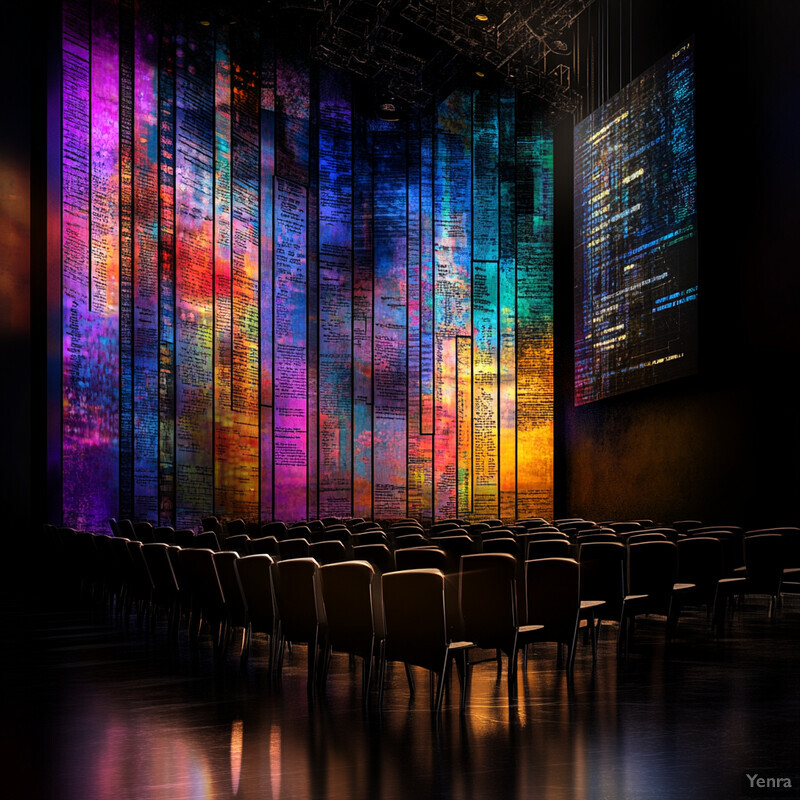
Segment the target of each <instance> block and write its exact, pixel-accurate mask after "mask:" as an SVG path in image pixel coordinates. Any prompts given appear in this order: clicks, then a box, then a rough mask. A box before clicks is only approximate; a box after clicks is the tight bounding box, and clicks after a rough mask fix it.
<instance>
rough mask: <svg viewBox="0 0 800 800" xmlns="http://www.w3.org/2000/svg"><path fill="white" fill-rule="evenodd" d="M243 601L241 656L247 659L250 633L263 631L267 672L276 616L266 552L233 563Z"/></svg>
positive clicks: (270, 569)
mask: <svg viewBox="0 0 800 800" xmlns="http://www.w3.org/2000/svg"><path fill="white" fill-rule="evenodd" d="M234 563H235V567H236V572H237V574H238V575H239V583H240V584H241V587H242V595H243V596H244V599H245V603H246V604H247V629H246V635H245V644H244V647H243V648H242V657H243V658H247V657H248V656H249V654H250V651H251V649H252V638H253V634H254V633H263V634H266V635H267V637H268V639H269V641H268V645H269V650H268V652H269V672H270V675H271V674H272V670H273V667H274V663H275V658H274V656H275V653H274V649H275V646H276V644H277V626H278V617H277V614H276V613H275V598H274V597H273V591H272V564H273V563H274V561H273V559H272V557H271V556H269V555H267V554H266V553H258V554H256V555H251V556H244V557H242V558H239V559H238V560H237V561H235V562H234Z"/></svg>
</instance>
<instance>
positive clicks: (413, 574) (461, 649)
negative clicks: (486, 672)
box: [378, 569, 474, 714]
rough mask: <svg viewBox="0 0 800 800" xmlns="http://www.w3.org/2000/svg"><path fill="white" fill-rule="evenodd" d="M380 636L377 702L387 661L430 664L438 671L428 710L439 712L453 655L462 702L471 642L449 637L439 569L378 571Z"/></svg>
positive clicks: (431, 670) (462, 705)
mask: <svg viewBox="0 0 800 800" xmlns="http://www.w3.org/2000/svg"><path fill="white" fill-rule="evenodd" d="M382 582H383V608H384V621H385V639H384V643H383V647H382V653H381V659H380V661H381V668H380V676H379V679H378V706H379V708H380V706H381V704H382V701H383V684H384V680H383V675H384V670H385V667H386V663H387V662H388V661H400V662H402V663H404V664H405V665H406V666H408V665H413V666H417V667H422V668H423V669H427V670H430V672H431V673H432V674H434V675H436V676H438V681H437V684H436V688H435V691H434V692H432V696H431V710H432V711H433V712H434V713H436V714H438V713H439V712H440V710H441V707H442V700H443V698H444V687H445V684H446V683H447V678H448V676H449V671H450V664H451V662H452V661H453V660H454V659H457V660H458V666H459V672H460V675H461V703H460V706H461V708H462V709H463V708H464V706H465V704H466V697H467V680H468V672H467V668H466V664H467V660H466V659H467V652H468V651H469V649H470V648H472V647H474V644H473V643H472V642H469V641H462V640H453V639H452V638H451V637H450V635H449V633H448V626H447V616H446V611H445V582H444V574H443V573H442V572H441V571H440V570H437V569H412V570H398V571H397V572H389V573H387V574H385V575H383V576H382Z"/></svg>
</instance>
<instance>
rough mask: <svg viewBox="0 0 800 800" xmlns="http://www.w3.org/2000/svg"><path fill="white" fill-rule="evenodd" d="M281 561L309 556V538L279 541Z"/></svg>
mask: <svg viewBox="0 0 800 800" xmlns="http://www.w3.org/2000/svg"><path fill="white" fill-rule="evenodd" d="M278 553H279V554H280V557H281V561H286V560H287V559H290V558H308V539H282V540H281V541H279V542H278Z"/></svg>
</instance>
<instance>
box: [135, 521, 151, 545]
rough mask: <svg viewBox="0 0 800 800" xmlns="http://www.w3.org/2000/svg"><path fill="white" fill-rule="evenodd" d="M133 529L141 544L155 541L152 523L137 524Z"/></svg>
mask: <svg viewBox="0 0 800 800" xmlns="http://www.w3.org/2000/svg"><path fill="white" fill-rule="evenodd" d="M133 529H134V531H136V538H137V539H138V540H139V541H140V542H148V543H149V542H154V541H155V536H154V533H153V523H152V522H135V523H134V525H133Z"/></svg>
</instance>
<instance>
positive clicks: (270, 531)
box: [256, 520, 287, 541]
mask: <svg viewBox="0 0 800 800" xmlns="http://www.w3.org/2000/svg"><path fill="white" fill-rule="evenodd" d="M264 536H274V537H275V538H276V539H277V540H278V541H280V540H281V539H285V538H287V528H286V523H285V522H282V521H281V520H275V521H273V522H265V523H264V524H263V525H262V526H261V532H260V533H259V535H258V537H256V538H259V539H261V538H263V537H264Z"/></svg>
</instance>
